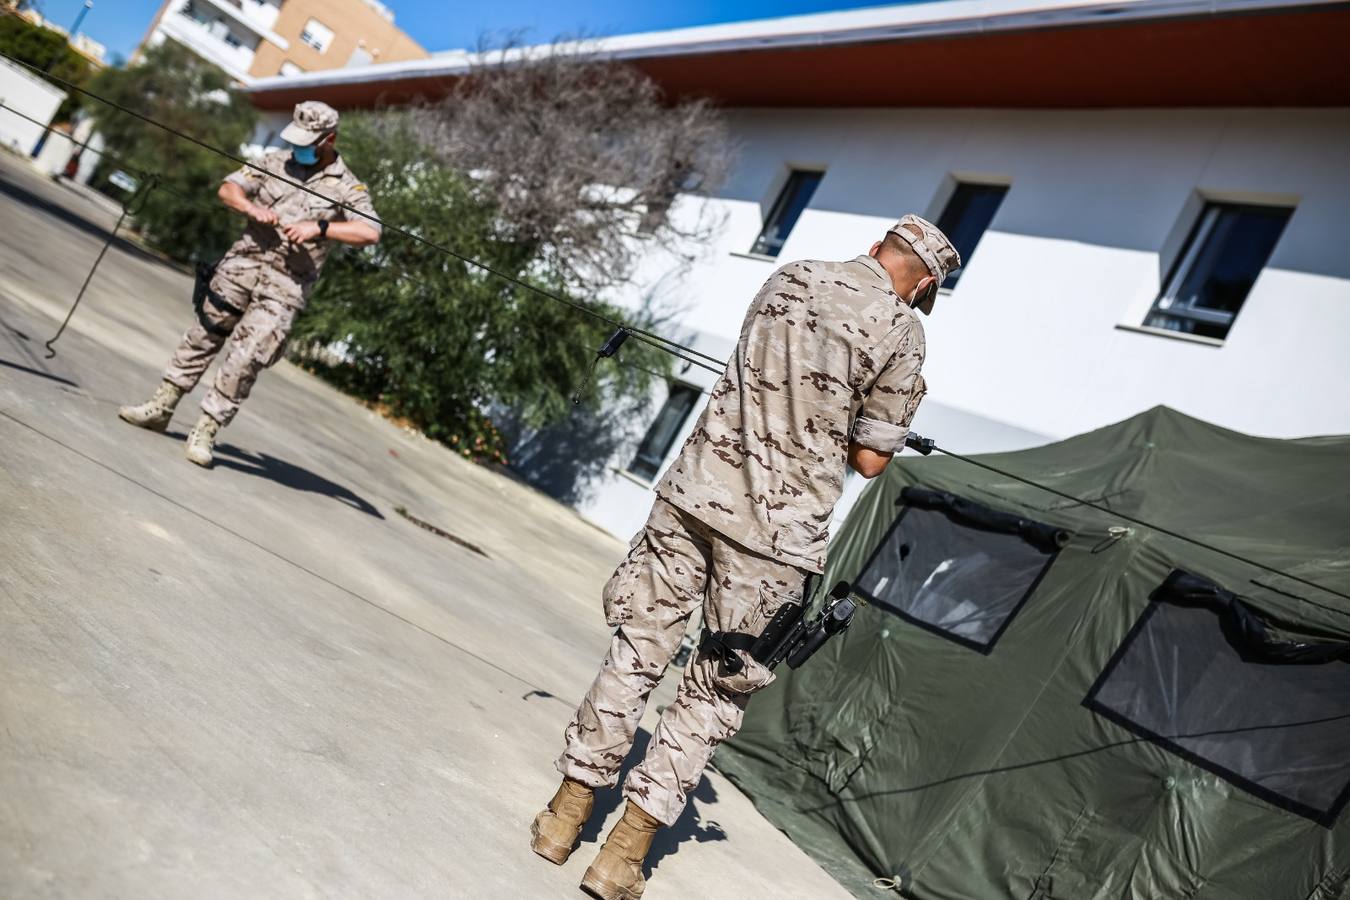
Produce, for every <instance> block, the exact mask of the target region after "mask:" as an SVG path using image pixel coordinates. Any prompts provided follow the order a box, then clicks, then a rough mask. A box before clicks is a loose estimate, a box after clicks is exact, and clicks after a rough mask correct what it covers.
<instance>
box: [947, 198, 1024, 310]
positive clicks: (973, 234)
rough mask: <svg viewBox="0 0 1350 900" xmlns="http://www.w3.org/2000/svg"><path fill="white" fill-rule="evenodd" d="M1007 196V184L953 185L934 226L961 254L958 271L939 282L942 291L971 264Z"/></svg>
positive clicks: (952, 285) (954, 282) (954, 283)
mask: <svg viewBox="0 0 1350 900" xmlns="http://www.w3.org/2000/svg"><path fill="white" fill-rule="evenodd" d="M1007 193H1008V186H1007V185H1006V184H977V183H975V182H969V181H958V182H957V183H956V190H955V191H953V192H952V196H951V198H950V199H948V200H947V205H946V206H945V207H943V210H942V215H940V216H938V220H937V227H938V228H939V229H940V230H941V231H942V233H943V234H945V235H946V236H947V239H948V240H949V241H951V242H952V246H953V247H955V248H956V252H957V253H959V254H961V268H959V269H957V270H956V271H955V272H952V273H951V274H950V275H948V276H947V279H946V280H945V281H943V282H942V286H943V287H944V288H947V289H948V290H950V289H952V288H953V287H955V286H956V281H957V279H959V278H960V277H961V273H962V272H964V271H965V270H966V266H967V265H969V264H970V258H971V257H972V256H974V255H975V248H976V247H977V246H979V243H980V238H982V237H984V233H985V231H987V230H988V229H989V223H990V222H992V221H994V214H995V213H997V212H998V208H999V205H1000V204H1002V203H1003V198H1004V196H1006V195H1007Z"/></svg>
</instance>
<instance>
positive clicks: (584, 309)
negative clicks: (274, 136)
mask: <svg viewBox="0 0 1350 900" xmlns="http://www.w3.org/2000/svg"><path fill="white" fill-rule="evenodd" d="M0 57H3V58H4V59H7V60H9V61H10V62H13V63H15V64H16V65H20V66H23V67H24V68H26V69H29V70H30V71H32V72H33V73H34V74H37V75H42V76H44V77H46V78H48V79H50V80H52V81H55V82H58V83H60V84H62V85H64V86H66V87H68V88H69V89H70V90H73V91H77V92H78V93H81V94H83V95H85V96H86V97H89V98H91V99H93V100H97V101H98V102H99V103H102V104H104V105H105V106H107V107H109V108H111V109H115V110H117V111H118V112H120V113H122V114H123V115H128V116H131V117H132V118H134V119H138V120H140V121H142V122H144V123H146V124H147V125H151V126H153V127H155V128H158V129H160V130H161V131H164V132H166V133H168V134H171V135H173V136H174V137H176V138H178V139H179V140H184V141H187V142H189V143H191V144H195V145H197V146H198V147H201V148H202V149H203V150H208V151H210V152H211V153H214V154H216V155H217V156H221V157H223V158H225V159H228V160H230V161H232V162H235V163H238V164H239V165H240V166H242V167H245V168H249V169H253V170H254V171H256V172H260V173H261V174H263V175H265V176H267V177H268V178H275V179H276V180H278V181H280V182H282V183H283V184H288V185H290V186H291V187H293V188H295V189H296V190H300V191H303V192H304V193H306V194H309V195H311V196H313V197H318V198H319V199H321V200H323V201H325V202H327V203H331V204H332V205H334V206H336V207H338V208H339V209H342V210H344V211H345V212H348V213H351V214H353V215H356V216H359V217H361V218H362V219H366V220H367V221H370V222H374V223H375V224H377V225H379V226H380V227H381V228H385V227H387V228H389V229H390V230H391V231H393V232H395V233H397V234H401V235H402V236H404V237H406V238H410V239H411V240H414V241H416V242H418V243H420V244H423V245H425V246H427V247H430V248H432V249H433V250H439V251H440V252H442V253H444V254H446V255H447V256H452V257H454V258H455V259H458V260H459V261H460V262H463V263H465V264H466V265H471V266H473V267H475V268H477V269H481V270H482V271H484V272H487V273H488V274H490V275H495V276H496V277H498V278H500V279H502V280H503V281H507V282H510V283H511V284H513V285H516V286H517V287H521V288H524V289H525V290H527V291H530V292H532V293H535V294H538V295H539V296H541V297H546V298H548V299H550V300H553V301H554V302H556V303H561V304H563V305H565V306H569V307H571V308H572V309H574V310H576V311H577V312H580V313H583V314H585V315H588V316H591V317H592V318H594V319H597V320H599V321H601V322H604V323H605V324H607V325H609V326H610V327H612V328H615V329H620V328H621V329H624V330H626V331H628V332H629V333H630V334H632V335H633V336H634V337H636V338H637V339H638V340H641V341H642V342H643V343H646V344H650V345H651V346H658V344H664V345H669V346H671V347H675V348H677V349H678V350H680V351H681V352H683V353H684V354H686V360H685V361H686V362H689V363H691V364H693V365H698V366H701V367H702V368H705V369H707V370H709V371H710V372H713V373H714V374H716V375H721V374H722V371H723V369H724V368H725V364H721V365H722V368H717V369H714V368H713V366H712V365H710V363H717V362H718V360H717V358H716V357H713V356H709V355H708V354H706V353H702V352H700V351H698V350H695V349H693V348H692V347H686V346H684V345H683V344H680V343H678V342H676V341H672V340H670V339H669V338H664V337H662V336H661V335H659V334H655V333H654V332H650V331H646V330H644V329H641V328H637V327H635V326H632V325H626V324H624V323H623V322H620V321H619V320H617V319H614V318H611V317H609V316H606V315H605V314H604V313H600V312H597V311H596V310H594V309H592V308H591V307H590V306H588V305H586V304H584V303H578V302H577V301H575V300H571V299H569V298H567V297H564V296H562V295H561V294H558V293H556V292H554V291H550V290H548V289H546V288H542V287H539V286H538V285H535V284H531V283H530V282H528V281H524V280H522V279H520V278H517V277H516V276H514V275H511V274H510V273H507V272H503V271H501V270H499V269H495V268H493V267H492V266H490V265H488V264H487V263H484V262H480V261H479V260H477V259H474V258H473V257H471V256H467V255H465V254H463V253H460V252H459V251H458V250H455V249H454V248H452V247H448V246H446V245H444V244H441V243H438V242H436V241H433V240H430V239H428V238H425V237H423V236H422V235H420V234H417V233H416V232H414V231H410V230H409V229H407V228H404V227H403V226H401V225H397V224H394V223H386V222H384V221H383V220H381V219H380V218H379V217H378V216H372V215H370V214H369V213H366V212H362V211H361V210H359V209H356V208H354V207H352V206H349V205H348V204H346V203H342V202H340V201H338V200H334V199H333V198H332V197H328V196H325V195H324V194H321V193H319V192H318V191H316V190H314V189H313V188H311V187H307V186H306V185H305V184H303V183H302V182H299V181H295V180H293V179H290V178H287V177H285V176H283V175H278V174H276V173H274V172H269V171H267V170H266V169H264V168H262V167H261V166H259V165H257V164H255V163H252V162H249V161H248V160H247V159H245V158H243V157H242V156H239V155H237V154H234V153H230V152H229V151H227V150H223V149H221V148H220V147H215V146H213V145H211V144H208V143H206V142H205V141H202V140H199V139H197V138H195V137H193V136H192V135H190V134H188V133H186V132H184V131H180V130H178V129H177V128H173V127H172V126H169V125H165V124H163V123H162V122H158V121H156V120H155V119H152V118H150V117H149V116H146V115H143V114H142V113H139V112H137V111H136V110H134V109H131V108H130V107H126V106H123V105H122V104H120V103H116V102H114V101H112V100H108V99H107V98H105V97H102V96H100V95H98V94H95V93H94V92H92V91H89V90H87V89H85V88H82V87H80V86H79V85H78V84H75V83H74V82H71V81H68V80H66V79H64V78H60V77H58V76H56V75H52V74H50V73H44V72H42V70H40V69H39V68H38V67H37V66H34V65H33V64H31V63H28V62H25V61H23V60H21V59H17V58H15V57H13V56H10V55H9V54H7V53H3V52H0ZM687 357H696V358H700V359H703V360H706V361H707V362H697V361H696V360H695V359H689V358H687Z"/></svg>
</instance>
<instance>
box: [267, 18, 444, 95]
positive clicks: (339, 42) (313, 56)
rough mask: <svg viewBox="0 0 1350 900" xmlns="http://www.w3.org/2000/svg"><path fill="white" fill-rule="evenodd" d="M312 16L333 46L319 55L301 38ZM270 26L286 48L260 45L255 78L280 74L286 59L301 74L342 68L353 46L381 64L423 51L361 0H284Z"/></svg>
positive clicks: (423, 54) (416, 56)
mask: <svg viewBox="0 0 1350 900" xmlns="http://www.w3.org/2000/svg"><path fill="white" fill-rule="evenodd" d="M311 18H314V19H317V20H319V21H320V22H322V23H323V24H324V25H326V26H328V28H330V29H331V30H332V31H333V32H334V38H333V42H332V45H331V46H329V47H328V48H327V49H326V50H325V51H324V52H323V53H319V52H318V51H317V50H315V49H314V48H313V47H310V46H309V45H307V44H305V43H303V42H302V41H301V40H300V33H301V32H302V31H303V30H304V28H305V25H306V23H308V22H309V20H310V19H311ZM272 27H273V30H274V31H275V32H276V33H277V34H279V35H281V36H282V37H284V38H285V39H286V40H287V41H288V42H289V44H290V46H289V47H288V48H287V49H285V50H282V49H281V48H279V47H276V46H274V45H272V44H263V45H262V46H260V47H259V48H258V52H257V55H256V56H255V57H254V60H253V65H252V67H251V68H250V69H249V74H250V75H251V76H253V77H254V78H263V77H266V76H269V75H276V74H279V73H280V72H281V66H282V64H283V63H284V62H287V61H290V62H291V63H293V64H295V65H297V66H299V67H300V68H301V69H303V70H304V71H306V72H313V71H317V70H320V69H338V68H342V67H343V66H346V65H348V62H349V61H350V60H351V58H352V54H353V52H355V51H356V50H357V48H358V47H360V48H361V49H363V50H365V52H366V53H369V54H370V55H371V57H372V58H373V59H374V61H376V62H382V63H387V62H400V61H403V60H408V59H425V58H426V57H427V55H428V54H427V51H426V50H424V49H423V48H422V47H421V45H419V44H418V43H417V42H416V41H414V40H413V39H412V38H410V37H408V35H406V34H404V33H403V32H402V31H401V30H400V29H399V28H398V27H397V26H396V25H395V24H394V23H393V22H392V21H389V20H387V19H386V18H384V17H383V16H382V15H381V14H380V12H379V10H378V9H377V8H376V7H374V6H372V5H371V4H369V3H367V2H365V0H285V2H284V3H283V4H282V6H281V14H280V15H279V16H277V19H276V22H275V24H274V25H273V26H272Z"/></svg>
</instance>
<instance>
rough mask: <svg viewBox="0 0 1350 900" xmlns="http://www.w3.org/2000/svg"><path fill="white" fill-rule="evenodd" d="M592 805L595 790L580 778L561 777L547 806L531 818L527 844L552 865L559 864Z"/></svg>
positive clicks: (587, 817)
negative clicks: (560, 783)
mask: <svg viewBox="0 0 1350 900" xmlns="http://www.w3.org/2000/svg"><path fill="white" fill-rule="evenodd" d="M594 808H595V791H594V790H593V789H591V788H588V787H587V786H586V785H584V784H582V783H581V782H580V781H573V780H572V779H570V778H564V779H563V783H562V786H561V787H559V788H558V793H556V794H554V795H553V799H552V800H550V801H549V803H548V809H545V810H544V811H543V812H541V813H540V814H539V815H537V816H535V817H534V824H533V825H531V826H530V836H531V838H532V840H531V841H530V847H531V848H532V849H533V850H534V852H535V853H538V854H539V855H540V856H542V857H543V858H544V859H546V860H548V861H549V862H551V863H553V864H554V865H555V866H561V865H562V864H563V863H565V862H567V857H569V856H571V855H572V848H573V847H575V846H576V843H577V837H578V836H580V834H581V826H582V825H585V824H586V820H587V819H589V818H590V817H591V810H592V809H594Z"/></svg>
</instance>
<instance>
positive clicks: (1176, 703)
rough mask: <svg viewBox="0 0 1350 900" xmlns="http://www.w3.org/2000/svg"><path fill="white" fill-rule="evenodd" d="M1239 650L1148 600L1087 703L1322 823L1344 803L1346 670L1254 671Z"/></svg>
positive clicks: (1259, 667)
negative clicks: (1147, 605) (1149, 602)
mask: <svg viewBox="0 0 1350 900" xmlns="http://www.w3.org/2000/svg"><path fill="white" fill-rule="evenodd" d="M1230 635H1231V637H1230ZM1237 640H1239V635H1237V634H1236V632H1235V631H1234V629H1233V628H1231V627H1230V626H1229V625H1228V623H1226V622H1225V620H1224V614H1223V613H1222V611H1220V610H1218V609H1215V608H1211V607H1207V606H1199V605H1191V604H1184V603H1178V602H1172V601H1169V600H1167V599H1166V598H1165V597H1161V596H1158V595H1155V598H1154V600H1153V602H1152V603H1151V604H1150V606H1149V608H1148V609H1147V610H1146V611H1145V613H1144V615H1143V616H1142V617H1141V618H1140V620H1139V622H1138V623H1137V624H1136V625H1135V627H1134V628H1133V629H1132V630H1131V632H1130V634H1129V636H1127V637H1126V639H1125V642H1124V643H1123V644H1122V645H1121V647H1120V649H1119V650H1117V651H1116V654H1115V656H1114V657H1113V658H1112V660H1111V662H1110V663H1109V664H1108V666H1107V668H1106V671H1105V672H1103V674H1102V676H1101V677H1100V678H1099V679H1098V680H1097V683H1096V684H1095V685H1094V686H1093V688H1092V690H1091V692H1089V694H1088V697H1087V700H1086V701H1085V705H1086V706H1088V708H1090V709H1092V710H1094V711H1096V712H1098V713H1101V714H1103V715H1105V716H1107V717H1108V718H1110V719H1112V720H1113V721H1115V722H1116V723H1117V724H1119V725H1122V726H1123V727H1125V728H1127V729H1129V730H1131V731H1133V732H1134V733H1136V734H1138V735H1140V736H1142V737H1144V738H1146V739H1148V740H1150V741H1152V742H1154V743H1158V744H1161V745H1162V746H1164V747H1166V748H1168V749H1169V750H1171V751H1172V752H1174V753H1177V754H1179V755H1181V756H1183V757H1185V758H1186V759H1188V760H1190V761H1191V762H1193V763H1195V764H1196V765H1199V766H1201V767H1203V768H1205V769H1208V770H1209V771H1211V772H1214V773H1215V774H1217V775H1220V776H1222V777H1223V778H1225V779H1227V780H1228V781H1231V782H1233V783H1234V784H1236V785H1237V786H1238V787H1240V788H1243V789H1244V790H1247V791H1248V792H1250V793H1253V794H1256V795H1257V796H1259V797H1261V798H1262V799H1264V800H1266V801H1268V802H1270V803H1273V804H1275V805H1277V806H1280V807H1282V808H1284V809H1288V810H1290V811H1291V812H1295V813H1297V814H1299V815H1302V816H1305V817H1307V818H1310V819H1313V820H1314V821H1317V822H1320V823H1322V824H1324V825H1330V824H1331V822H1332V821H1334V819H1335V817H1336V815H1337V813H1339V811H1340V809H1341V808H1342V807H1343V806H1344V805H1345V802H1346V800H1347V798H1348V797H1350V662H1345V661H1332V662H1322V663H1312V664H1308V663H1305V664H1298V663H1291V662H1287V661H1286V662H1269V661H1260V660H1258V659H1256V658H1254V657H1253V654H1252V653H1251V652H1249V651H1247V650H1245V649H1244V648H1243V647H1242V646H1241V645H1238V644H1235V641H1237Z"/></svg>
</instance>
